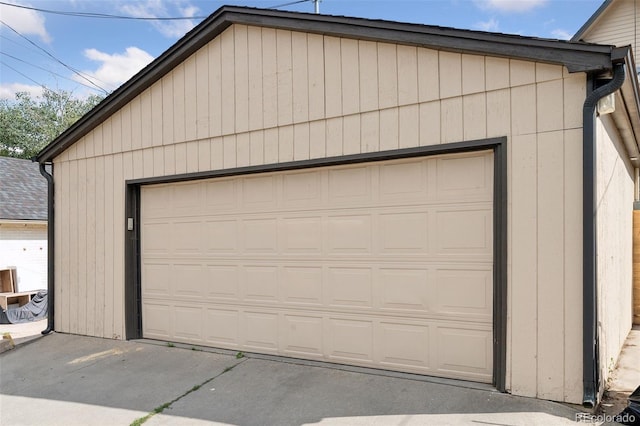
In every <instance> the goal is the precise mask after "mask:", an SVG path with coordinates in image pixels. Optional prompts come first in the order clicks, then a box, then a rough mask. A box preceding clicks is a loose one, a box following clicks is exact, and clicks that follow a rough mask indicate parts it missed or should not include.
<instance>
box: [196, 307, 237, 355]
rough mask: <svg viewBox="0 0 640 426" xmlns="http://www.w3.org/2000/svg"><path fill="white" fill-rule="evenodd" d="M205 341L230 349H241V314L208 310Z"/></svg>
mask: <svg viewBox="0 0 640 426" xmlns="http://www.w3.org/2000/svg"><path fill="white" fill-rule="evenodd" d="M205 325H206V326H205V328H204V333H205V335H204V339H205V341H206V342H207V343H210V344H213V345H217V346H223V347H226V348H229V349H237V348H239V347H240V345H241V343H240V313H239V312H238V310H232V309H221V308H218V309H213V308H210V309H207V310H206V312H205Z"/></svg>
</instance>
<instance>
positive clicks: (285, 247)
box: [280, 216, 323, 254]
mask: <svg viewBox="0 0 640 426" xmlns="http://www.w3.org/2000/svg"><path fill="white" fill-rule="evenodd" d="M322 222H323V220H322V217H319V216H313V217H285V218H283V219H282V220H281V229H280V234H281V235H282V239H281V240H282V252H283V253H285V254H307V253H315V254H322Z"/></svg>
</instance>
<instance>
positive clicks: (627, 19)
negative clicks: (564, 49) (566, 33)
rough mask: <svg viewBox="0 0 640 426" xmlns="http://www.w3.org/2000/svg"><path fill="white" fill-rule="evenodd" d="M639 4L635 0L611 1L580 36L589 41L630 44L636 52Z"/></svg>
mask: <svg viewBox="0 0 640 426" xmlns="http://www.w3.org/2000/svg"><path fill="white" fill-rule="evenodd" d="M638 18H640V6H639V5H638V4H637V2H636V1H635V0H618V1H615V2H613V3H612V4H611V5H610V6H609V7H608V8H607V10H606V11H605V13H604V14H603V15H602V17H601V18H600V19H598V20H597V21H596V23H595V25H593V26H592V27H591V28H590V29H589V30H588V31H587V32H586V34H585V35H584V36H583V37H582V39H583V40H585V41H588V42H590V43H600V44H613V45H615V46H627V45H629V44H630V45H631V46H632V47H633V51H634V52H638V48H639V47H640V44H639V43H638V37H637V34H638V30H640V22H638Z"/></svg>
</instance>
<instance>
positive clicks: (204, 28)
mask: <svg viewBox="0 0 640 426" xmlns="http://www.w3.org/2000/svg"><path fill="white" fill-rule="evenodd" d="M232 24H243V25H255V26H262V27H269V28H275V29H286V30H292V31H303V32H309V33H316V34H323V35H329V36H335V37H347V38H358V39H363V40H371V41H379V42H389V43H400V44H408V45H415V46H421V47H427V48H436V49H440V50H446V51H451V52H458V53H471V54H485V55H490V56H498V57H505V58H516V59H522V60H531V61H539V62H547V63H553V64H558V65H564V66H566V67H567V69H568V70H569V71H570V72H591V71H602V70H608V69H611V66H612V62H611V52H612V46H608V45H597V44H588V43H571V42H567V41H559V40H549V39H539V38H532V37H521V36H515V35H506V34H496V33H488V32H481V31H471V30H459V29H454V28H446V27H435V26H427V25H421V24H407V23H399V22H392V21H383V20H370V19H363V18H347V17H342V16H328V15H316V14H310V13H299V12H285V11H278V10H271V9H255V8H248V7H238V6H222V7H221V8H219V9H218V10H217V11H216V12H214V13H213V14H211V16H209V17H208V18H207V19H205V20H204V21H203V22H201V23H200V24H199V25H198V26H196V27H195V28H194V29H193V30H191V31H190V32H189V33H187V34H186V35H185V36H184V37H183V38H182V39H180V40H179V41H178V42H176V43H175V44H174V45H173V46H171V47H170V48H169V49H168V50H167V51H166V52H164V53H163V54H162V55H160V56H159V57H158V58H156V59H155V60H154V61H153V62H151V63H150V64H149V65H147V66H146V67H145V68H144V69H142V70H141V71H140V72H139V73H138V74H136V75H135V76H134V77H132V78H131V79H130V80H129V81H127V82H126V83H124V84H123V85H122V86H120V88H118V89H117V90H116V91H114V92H113V93H112V94H111V95H109V96H108V97H107V98H105V99H104V100H103V101H102V102H101V103H100V104H98V105H97V106H96V107H95V108H94V109H92V110H91V111H90V112H89V113H87V114H86V115H85V116H83V117H82V118H81V119H80V120H78V121H77V122H76V123H75V124H74V125H72V126H71V127H70V128H69V129H67V130H66V131H65V132H64V133H62V134H61V135H60V136H58V137H57V138H56V139H55V140H54V141H52V142H51V143H50V144H49V145H47V146H46V147H45V148H43V149H42V151H40V152H39V153H38V154H37V155H36V157H35V160H36V161H38V162H40V163H45V162H50V161H52V160H53V159H54V158H55V157H56V156H57V155H59V154H60V153H62V152H63V151H64V150H65V149H67V148H68V147H69V146H71V145H72V144H74V143H75V142H76V141H78V140H79V139H80V138H82V137H83V136H84V135H86V134H87V133H89V132H90V131H91V130H92V129H94V128H95V127H97V126H98V125H100V124H101V123H102V122H103V121H105V120H106V119H107V118H108V117H109V116H110V115H112V114H113V113H115V112H116V111H118V110H119V109H120V108H122V107H123V106H124V105H126V104H127V103H128V102H130V101H131V100H132V99H133V98H135V97H136V96H138V95H139V94H140V93H142V92H143V91H144V90H146V89H147V88H148V87H150V86H151V85H152V84H153V83H155V82H156V81H158V80H159V79H160V78H162V77H163V76H164V75H165V74H167V73H168V72H170V71H171V70H172V69H173V68H174V67H176V66H177V65H178V64H179V63H181V62H183V61H184V60H186V59H187V58H188V57H189V56H190V55H192V54H193V53H195V52H196V51H197V50H198V49H200V48H201V47H203V46H204V45H206V44H207V43H208V42H210V41H211V40H213V39H214V38H215V37H216V36H217V35H219V34H220V33H222V32H223V31H224V30H225V29H227V28H228V27H229V26H231V25H232Z"/></svg>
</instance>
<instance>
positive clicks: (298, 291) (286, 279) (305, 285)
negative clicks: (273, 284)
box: [280, 266, 323, 306]
mask: <svg viewBox="0 0 640 426" xmlns="http://www.w3.org/2000/svg"><path fill="white" fill-rule="evenodd" d="M281 272H282V279H281V280H280V283H281V285H280V288H281V294H282V301H283V302H285V303H298V304H311V305H318V306H322V282H323V276H322V275H323V272H322V268H321V267H319V266H318V267H296V266H285V267H283V268H282V270H281Z"/></svg>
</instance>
